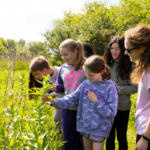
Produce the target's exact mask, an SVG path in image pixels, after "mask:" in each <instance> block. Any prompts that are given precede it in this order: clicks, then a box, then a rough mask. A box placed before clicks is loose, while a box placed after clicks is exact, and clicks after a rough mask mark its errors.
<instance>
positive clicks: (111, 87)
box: [106, 80, 119, 92]
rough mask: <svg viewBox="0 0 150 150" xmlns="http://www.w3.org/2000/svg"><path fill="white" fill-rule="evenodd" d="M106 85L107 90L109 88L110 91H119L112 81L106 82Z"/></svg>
mask: <svg viewBox="0 0 150 150" xmlns="http://www.w3.org/2000/svg"><path fill="white" fill-rule="evenodd" d="M106 84H107V88H108V89H109V88H110V90H111V89H116V91H117V92H119V89H118V88H117V85H116V83H115V82H114V81H112V80H106Z"/></svg>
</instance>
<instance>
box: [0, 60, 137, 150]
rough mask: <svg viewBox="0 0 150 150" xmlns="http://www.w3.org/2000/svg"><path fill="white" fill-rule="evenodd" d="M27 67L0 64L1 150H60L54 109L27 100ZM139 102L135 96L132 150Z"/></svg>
mask: <svg viewBox="0 0 150 150" xmlns="http://www.w3.org/2000/svg"><path fill="white" fill-rule="evenodd" d="M28 67H29V63H25V62H15V63H8V62H0V83H1V86H0V100H1V101H0V115H1V116H0V149H4V150H5V149H7V150H26V149H29V150H46V149H48V150H61V149H62V144H63V143H62V141H61V140H60V139H61V135H60V133H59V131H57V129H56V128H55V126H56V125H55V124H54V123H53V111H54V108H52V107H50V106H49V105H46V104H44V103H43V102H42V101H41V99H40V98H37V97H35V98H34V100H28V82H29V79H28V78H29V71H28ZM136 98H137V95H136V94H135V95H132V108H131V112H130V120H129V126H128V145H129V150H133V149H134V148H135V141H136V139H135V138H136V132H135V128H134V126H135V119H134V118H135V105H136ZM117 149H118V143H117V141H116V150H117Z"/></svg>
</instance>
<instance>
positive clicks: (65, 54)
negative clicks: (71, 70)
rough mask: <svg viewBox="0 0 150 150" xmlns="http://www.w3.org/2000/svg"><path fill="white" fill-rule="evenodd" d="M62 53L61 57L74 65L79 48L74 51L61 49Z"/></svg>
mask: <svg viewBox="0 0 150 150" xmlns="http://www.w3.org/2000/svg"><path fill="white" fill-rule="evenodd" d="M60 55H61V58H62V59H63V60H64V61H65V62H66V63H67V64H68V65H70V64H72V65H74V63H75V60H76V57H77V50H75V51H74V52H71V51H69V50H67V49H63V48H61V49H60Z"/></svg>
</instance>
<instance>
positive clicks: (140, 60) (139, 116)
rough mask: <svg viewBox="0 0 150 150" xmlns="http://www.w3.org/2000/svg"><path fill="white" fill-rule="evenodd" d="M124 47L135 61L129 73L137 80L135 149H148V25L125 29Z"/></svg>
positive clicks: (149, 66) (149, 107) (149, 132)
mask: <svg viewBox="0 0 150 150" xmlns="http://www.w3.org/2000/svg"><path fill="white" fill-rule="evenodd" d="M125 48H126V51H125V54H126V55H128V56H129V57H130V60H131V61H132V62H135V61H137V66H136V69H135V70H134V71H133V73H132V74H131V81H132V82H133V83H138V82H139V83H138V99H137V105H136V117H135V118H136V132H137V142H138V141H139V142H138V143H137V146H136V150H146V149H148V150H150V142H149V141H150V121H149V123H148V120H149V117H150V27H148V26H146V25H138V26H136V27H134V28H132V29H129V30H127V31H126V32H125ZM145 129H146V130H145ZM148 142H149V144H148Z"/></svg>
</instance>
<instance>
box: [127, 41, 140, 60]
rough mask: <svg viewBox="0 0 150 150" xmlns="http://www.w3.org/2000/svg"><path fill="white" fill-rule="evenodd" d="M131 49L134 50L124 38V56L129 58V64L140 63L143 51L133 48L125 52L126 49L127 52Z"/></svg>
mask: <svg viewBox="0 0 150 150" xmlns="http://www.w3.org/2000/svg"><path fill="white" fill-rule="evenodd" d="M132 48H134V46H133V45H132V44H131V43H130V42H129V41H128V40H127V39H126V38H125V49H126V51H125V55H128V56H129V57H130V60H131V62H135V61H140V59H141V54H142V53H143V51H142V50H141V48H137V49H136V48H135V49H133V50H131V51H129V52H128V51H127V49H128V50H129V49H132Z"/></svg>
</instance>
